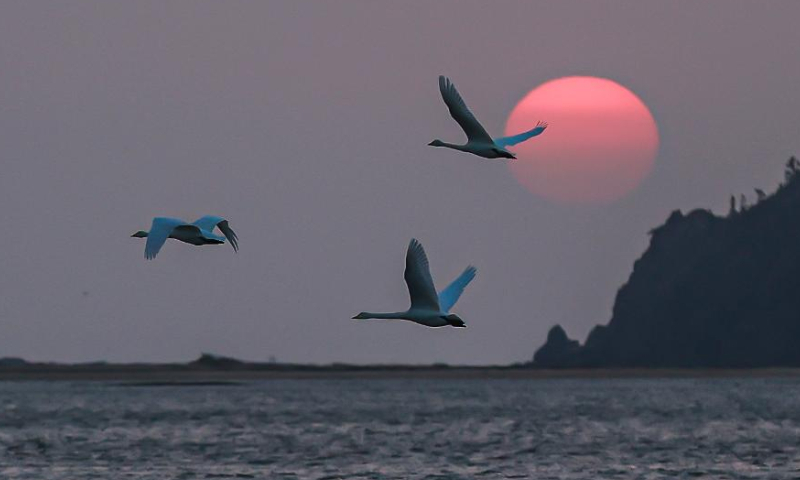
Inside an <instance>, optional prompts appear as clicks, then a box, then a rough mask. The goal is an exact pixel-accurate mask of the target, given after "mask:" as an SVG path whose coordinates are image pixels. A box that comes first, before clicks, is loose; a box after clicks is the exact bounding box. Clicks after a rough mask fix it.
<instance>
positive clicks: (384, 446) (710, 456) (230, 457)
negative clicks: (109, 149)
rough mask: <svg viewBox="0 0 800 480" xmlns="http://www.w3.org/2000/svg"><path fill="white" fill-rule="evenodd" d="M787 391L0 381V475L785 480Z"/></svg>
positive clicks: (792, 396) (601, 385) (534, 383)
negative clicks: (747, 479) (778, 479)
mask: <svg viewBox="0 0 800 480" xmlns="http://www.w3.org/2000/svg"><path fill="white" fill-rule="evenodd" d="M798 398H800V380H797V379H742V380H734V379H716V380H714V379H712V380H709V379H696V380H695V379H678V380H676V379H658V380H654V379H647V380H645V379H641V380H637V379H622V380H519V381H514V380H469V381H462V380H459V381H455V380H454V381H442V380H341V381H322V380H306V381H264V382H256V383H248V384H243V385H240V386H223V385H210V386H192V387H165V386H158V387H156V386H137V387H122V386H119V385H115V384H110V383H90V382H85V383H83V382H82V383H66V382H65V383H12V382H7V383H0V478H4V479H6V478H8V479H17V478H30V479H51V478H70V479H77V478H80V479H92V478H108V479H129V478H130V479H143V478H148V479H149V478H153V479H172V478H175V479H193V478H287V479H294V478H297V479H307V478H317V479H322V478H330V479H334V478H381V479H382V478H398V479H399V478H431V479H433V478H503V477H505V478H528V477H530V478H537V479H550V478H552V479H573V478H575V479H578V478H580V479H590V478H591V479H595V478H626V479H627V478H636V479H640V478H643V479H649V478H676V477H679V478H696V477H701V478H715V479H721V478H790V477H792V476H796V475H798V471H799V469H800V448H798V445H800V408H798V407H799V406H800V405H799V404H798V403H799V402H798Z"/></svg>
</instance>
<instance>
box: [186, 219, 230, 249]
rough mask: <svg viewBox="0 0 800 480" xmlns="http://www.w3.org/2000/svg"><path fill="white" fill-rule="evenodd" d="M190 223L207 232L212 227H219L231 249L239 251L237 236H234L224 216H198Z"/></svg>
mask: <svg viewBox="0 0 800 480" xmlns="http://www.w3.org/2000/svg"><path fill="white" fill-rule="evenodd" d="M192 225H197V226H198V227H200V228H201V229H203V230H207V231H209V232H211V231H213V230H214V227H219V229H220V231H221V232H222V234H223V235H225V238H227V239H228V241H229V242H231V246H232V247H233V251H234V252H238V251H239V237H238V236H236V233H235V232H234V231H233V230H232V229H231V227H230V225H229V224H228V221H227V220H225V219H224V218H222V217H217V216H216V215H206V216H205V217H201V218H198V219H197V220H196V221H195V222H194V223H192Z"/></svg>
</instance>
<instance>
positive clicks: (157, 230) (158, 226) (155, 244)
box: [144, 217, 188, 260]
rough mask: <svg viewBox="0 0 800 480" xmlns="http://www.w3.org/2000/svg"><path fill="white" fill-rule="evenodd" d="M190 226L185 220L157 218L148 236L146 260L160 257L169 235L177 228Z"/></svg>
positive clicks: (145, 252)
mask: <svg viewBox="0 0 800 480" xmlns="http://www.w3.org/2000/svg"><path fill="white" fill-rule="evenodd" d="M185 225H188V224H187V223H186V222H184V221H183V220H180V219H177V218H167V217H156V218H154V219H153V224H152V225H151V226H150V232H149V233H148V234H147V243H146V244H145V246H144V258H146V259H148V260H152V259H154V258H156V255H158V251H159V250H161V247H163V246H164V242H166V241H167V239H168V238H169V235H170V234H171V233H172V231H173V230H175V228H177V227H180V226H185Z"/></svg>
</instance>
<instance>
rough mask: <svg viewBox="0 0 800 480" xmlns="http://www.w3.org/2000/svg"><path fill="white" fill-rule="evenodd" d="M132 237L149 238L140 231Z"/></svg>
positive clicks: (145, 233)
mask: <svg viewBox="0 0 800 480" xmlns="http://www.w3.org/2000/svg"><path fill="white" fill-rule="evenodd" d="M131 237H136V238H145V237H147V232H145V231H144V230H139V231H138V232H136V233H134V234H133V235H131Z"/></svg>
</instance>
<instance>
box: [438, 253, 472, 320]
mask: <svg viewBox="0 0 800 480" xmlns="http://www.w3.org/2000/svg"><path fill="white" fill-rule="evenodd" d="M477 272H478V269H477V268H475V267H473V266H472V265H470V266H469V267H467V269H466V270H464V272H463V273H461V275H459V276H458V278H456V279H455V280H453V283H451V284H450V285H448V286H447V288H445V289H444V290H442V291H441V292H440V293H439V306H440V307H441V308H442V311H443V312H450V309H451V308H453V305H455V304H456V302H457V301H458V299H459V298H460V297H461V294H462V293H464V288H466V286H467V285H469V282H471V281H472V279H473V278H475V274H476V273H477Z"/></svg>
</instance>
